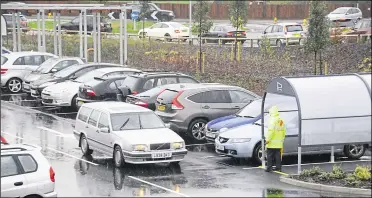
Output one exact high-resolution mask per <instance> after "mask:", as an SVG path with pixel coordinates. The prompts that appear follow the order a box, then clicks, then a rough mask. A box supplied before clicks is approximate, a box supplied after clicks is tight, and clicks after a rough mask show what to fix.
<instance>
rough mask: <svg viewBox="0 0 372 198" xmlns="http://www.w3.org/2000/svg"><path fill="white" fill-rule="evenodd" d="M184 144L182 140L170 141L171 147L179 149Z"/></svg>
mask: <svg viewBox="0 0 372 198" xmlns="http://www.w3.org/2000/svg"><path fill="white" fill-rule="evenodd" d="M184 145H185V143H184V142H173V143H172V149H181V148H183V147H184Z"/></svg>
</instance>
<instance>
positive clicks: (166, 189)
mask: <svg viewBox="0 0 372 198" xmlns="http://www.w3.org/2000/svg"><path fill="white" fill-rule="evenodd" d="M128 177H129V178H131V179H134V180H137V181H140V182H143V183H145V184H148V185H151V186H155V187H157V188H161V189H163V190H165V191H168V192H172V193H175V194H177V195H180V196H182V197H190V196H188V195H185V194H183V193H180V192H176V191H174V190H171V189H168V188H164V187H162V186H159V185H156V184H153V183H150V182H147V181H145V180H142V179H139V178H136V177H133V176H128Z"/></svg>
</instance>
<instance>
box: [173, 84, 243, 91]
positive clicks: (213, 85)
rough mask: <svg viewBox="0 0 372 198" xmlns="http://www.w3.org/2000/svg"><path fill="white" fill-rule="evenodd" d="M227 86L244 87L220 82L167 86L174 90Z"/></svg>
mask: <svg viewBox="0 0 372 198" xmlns="http://www.w3.org/2000/svg"><path fill="white" fill-rule="evenodd" d="M210 87H211V88H225V87H231V88H239V89H243V88H241V87H237V86H233V85H224V84H219V83H181V84H175V85H174V86H172V87H170V88H167V89H172V90H177V91H179V90H193V89H202V88H210Z"/></svg>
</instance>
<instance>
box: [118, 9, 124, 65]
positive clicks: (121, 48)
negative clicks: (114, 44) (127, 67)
mask: <svg viewBox="0 0 372 198" xmlns="http://www.w3.org/2000/svg"><path fill="white" fill-rule="evenodd" d="M119 21H120V24H119V29H120V31H119V43H120V51H119V54H120V65H123V64H124V60H123V9H121V10H120V14H119Z"/></svg>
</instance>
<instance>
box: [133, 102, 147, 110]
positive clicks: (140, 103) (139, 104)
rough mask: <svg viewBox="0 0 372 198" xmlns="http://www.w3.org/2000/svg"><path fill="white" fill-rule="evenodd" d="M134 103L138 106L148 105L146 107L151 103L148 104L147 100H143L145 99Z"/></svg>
mask: <svg viewBox="0 0 372 198" xmlns="http://www.w3.org/2000/svg"><path fill="white" fill-rule="evenodd" d="M134 104H135V105H138V106H141V107H146V108H148V107H149V104H147V103H146V102H143V101H137V102H135V103H134Z"/></svg>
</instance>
